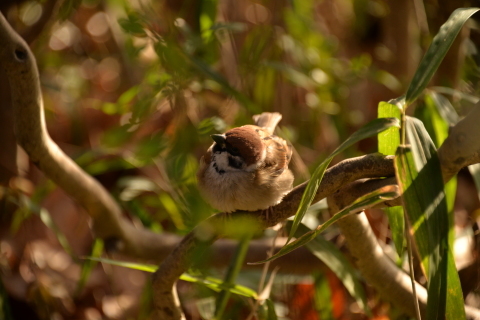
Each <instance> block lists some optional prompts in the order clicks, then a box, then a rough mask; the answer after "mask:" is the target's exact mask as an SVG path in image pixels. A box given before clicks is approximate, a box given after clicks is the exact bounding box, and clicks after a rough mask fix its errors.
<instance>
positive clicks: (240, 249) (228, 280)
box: [215, 233, 252, 319]
mask: <svg viewBox="0 0 480 320" xmlns="http://www.w3.org/2000/svg"><path fill="white" fill-rule="evenodd" d="M251 238H252V234H251V233H249V234H247V235H245V236H244V237H243V238H242V239H241V240H240V242H239V243H238V246H237V250H236V251H235V255H234V258H233V260H232V263H231V265H230V267H229V268H228V271H227V275H226V276H225V280H224V284H225V285H227V286H233V284H234V283H235V279H236V278H237V276H238V273H239V272H240V269H241V268H242V265H243V261H244V260H245V256H246V255H247V251H248V248H249V244H250V239H251ZM229 298H230V291H228V290H222V291H221V292H220V294H219V296H218V298H217V307H216V310H215V319H222V317H223V313H224V311H225V307H226V306H227V302H228V299H229Z"/></svg>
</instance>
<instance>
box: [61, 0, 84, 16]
mask: <svg viewBox="0 0 480 320" xmlns="http://www.w3.org/2000/svg"><path fill="white" fill-rule="evenodd" d="M81 3H82V0H66V1H64V2H63V3H62V5H61V6H60V8H59V9H58V17H59V20H60V21H65V20H67V19H68V18H69V17H70V16H71V15H72V13H73V12H74V11H75V10H77V9H78V7H80V4H81Z"/></svg>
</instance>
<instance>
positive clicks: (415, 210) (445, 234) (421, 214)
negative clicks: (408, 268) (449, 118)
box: [395, 119, 465, 319]
mask: <svg viewBox="0 0 480 320" xmlns="http://www.w3.org/2000/svg"><path fill="white" fill-rule="evenodd" d="M407 124H408V126H407V133H409V141H410V142H411V144H412V148H409V147H403V146H401V147H399V148H398V151H397V154H396V157H395V169H396V174H397V180H398V182H399V185H400V188H401V190H402V193H403V197H404V204H405V211H406V213H407V215H408V218H409V222H410V225H411V228H412V232H413V235H414V240H415V243H416V245H417V248H418V252H419V254H420V257H421V262H422V266H423V269H424V270H425V276H426V277H427V279H428V289H427V290H428V301H427V318H428V319H444V318H447V319H464V318H465V311H464V303H463V295H462V290H461V287H460V281H459V278H458V273H457V270H456V268H455V263H454V260H453V254H452V251H451V248H450V245H449V219H448V213H447V206H446V198H445V193H444V189H443V181H442V174H441V170H440V163H439V160H438V157H437V155H436V151H435V147H434V145H433V142H432V141H431V139H430V137H429V136H428V134H427V132H426V130H425V129H424V128H423V125H422V123H421V122H420V121H418V120H415V119H409V120H408V121H407ZM412 150H413V151H412Z"/></svg>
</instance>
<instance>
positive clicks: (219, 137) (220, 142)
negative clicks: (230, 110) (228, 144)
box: [210, 134, 227, 145]
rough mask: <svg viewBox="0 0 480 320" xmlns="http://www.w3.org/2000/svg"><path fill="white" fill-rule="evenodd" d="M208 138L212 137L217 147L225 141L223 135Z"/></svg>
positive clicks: (213, 135)
mask: <svg viewBox="0 0 480 320" xmlns="http://www.w3.org/2000/svg"><path fill="white" fill-rule="evenodd" d="M210 137H212V139H213V141H215V142H216V143H218V144H219V145H224V144H225V140H226V139H227V137H226V136H225V135H224V134H212V135H211V136H210Z"/></svg>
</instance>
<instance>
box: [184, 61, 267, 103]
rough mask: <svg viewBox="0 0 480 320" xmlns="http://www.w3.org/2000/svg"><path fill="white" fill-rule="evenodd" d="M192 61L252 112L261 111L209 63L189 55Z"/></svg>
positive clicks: (198, 68)
mask: <svg viewBox="0 0 480 320" xmlns="http://www.w3.org/2000/svg"><path fill="white" fill-rule="evenodd" d="M186 57H188V58H189V59H190V61H191V63H192V65H193V66H194V67H195V68H196V69H197V70H198V71H200V72H201V73H203V74H204V75H205V76H207V77H208V78H209V79H210V80H213V81H215V82H217V83H218V84H219V85H220V86H222V88H223V90H224V91H225V92H226V93H228V94H230V95H232V96H233V97H234V98H235V99H236V100H237V101H238V102H239V103H241V104H242V105H244V106H245V107H246V108H247V109H249V110H250V111H251V112H252V113H260V109H259V108H258V106H257V105H256V104H255V103H253V102H252V100H250V98H248V97H247V96H246V95H244V94H243V93H241V92H240V91H238V90H237V89H235V88H233V87H232V86H231V85H230V84H229V83H228V81H227V80H226V79H225V78H224V77H223V76H222V75H221V74H219V73H218V72H216V71H215V70H213V69H212V68H211V67H210V66H209V65H207V64H206V63H205V62H204V61H202V60H200V59H197V58H195V57H193V56H188V55H186Z"/></svg>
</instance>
